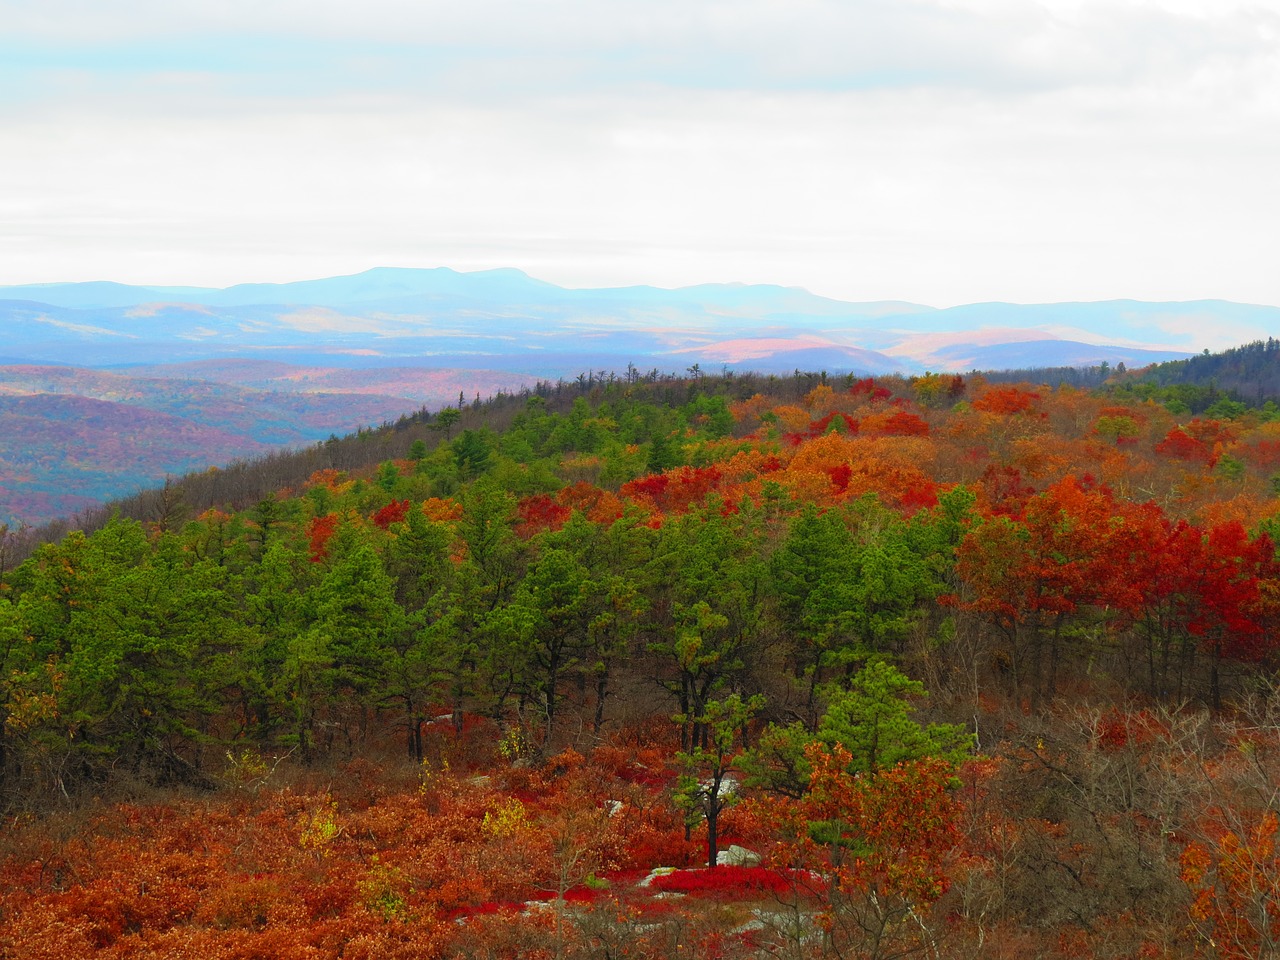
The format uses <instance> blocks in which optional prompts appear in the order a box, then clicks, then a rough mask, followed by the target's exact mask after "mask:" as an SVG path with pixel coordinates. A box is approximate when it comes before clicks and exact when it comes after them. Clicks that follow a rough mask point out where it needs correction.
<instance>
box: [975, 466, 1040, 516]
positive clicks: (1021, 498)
mask: <svg viewBox="0 0 1280 960" xmlns="http://www.w3.org/2000/svg"><path fill="white" fill-rule="evenodd" d="M1035 492H1036V491H1035V488H1034V487H1032V486H1030V485H1029V484H1027V483H1026V482H1024V481H1023V479H1022V471H1021V470H1019V469H1018V468H1017V467H997V466H996V465H995V464H991V465H990V466H988V467H987V469H986V470H984V471H983V472H982V478H981V479H980V480H979V481H978V495H979V496H980V497H981V500H982V503H983V506H984V507H985V508H986V510H987V512H988V513H993V514H996V515H997V516H1005V517H1019V516H1022V511H1023V510H1024V509H1026V506H1027V501H1028V500H1029V499H1030V498H1031V496H1032V494H1034V493H1035Z"/></svg>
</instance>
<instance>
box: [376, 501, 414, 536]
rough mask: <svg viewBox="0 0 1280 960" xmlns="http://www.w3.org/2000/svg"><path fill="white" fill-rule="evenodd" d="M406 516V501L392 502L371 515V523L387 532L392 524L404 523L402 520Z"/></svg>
mask: <svg viewBox="0 0 1280 960" xmlns="http://www.w3.org/2000/svg"><path fill="white" fill-rule="evenodd" d="M408 515H409V501H408V500H392V501H391V502H390V503H388V504H387V505H386V506H385V507H383V508H382V509H381V510H379V511H378V512H377V513H375V514H374V515H373V522H374V523H375V524H376V525H377V526H379V527H381V528H382V529H383V530H387V529H390V527H391V525H392V524H393V523H404V518H405V517H407V516H408Z"/></svg>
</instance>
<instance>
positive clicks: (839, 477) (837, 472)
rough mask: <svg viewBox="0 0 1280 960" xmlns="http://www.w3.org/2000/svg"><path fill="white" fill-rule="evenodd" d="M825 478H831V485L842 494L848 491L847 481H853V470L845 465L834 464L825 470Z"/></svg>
mask: <svg viewBox="0 0 1280 960" xmlns="http://www.w3.org/2000/svg"><path fill="white" fill-rule="evenodd" d="M827 476H829V477H830V478H831V485H832V486H833V487H835V488H836V491H837V492H838V493H844V492H845V491H846V490H848V489H849V481H850V480H852V479H853V468H852V467H851V466H849V464H847V463H840V464H836V465H835V466H834V467H829V468H828V469H827Z"/></svg>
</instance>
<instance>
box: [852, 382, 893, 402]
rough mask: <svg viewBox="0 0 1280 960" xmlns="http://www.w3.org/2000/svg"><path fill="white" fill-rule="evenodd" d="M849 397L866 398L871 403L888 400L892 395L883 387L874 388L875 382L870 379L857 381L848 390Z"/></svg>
mask: <svg viewBox="0 0 1280 960" xmlns="http://www.w3.org/2000/svg"><path fill="white" fill-rule="evenodd" d="M849 396H851V397H866V398H867V399H869V400H871V401H872V402H874V401H876V400H888V399H889V397H891V396H893V394H892V393H891V392H890V391H889V390H887V389H885V388H884V387H878V386H876V382H875V381H874V380H872V379H871V378H870V377H867V378H865V379H863V380H859V381H858V382H857V383H855V384H854V385H853V386H851V387H850V388H849Z"/></svg>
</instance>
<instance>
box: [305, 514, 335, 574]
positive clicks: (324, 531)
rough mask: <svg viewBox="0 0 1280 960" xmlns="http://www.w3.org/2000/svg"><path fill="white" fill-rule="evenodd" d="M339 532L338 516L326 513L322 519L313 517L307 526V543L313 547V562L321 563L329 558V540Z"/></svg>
mask: <svg viewBox="0 0 1280 960" xmlns="http://www.w3.org/2000/svg"><path fill="white" fill-rule="evenodd" d="M337 530H338V515H337V514H336V513H326V514H325V515H324V516H322V517H312V518H311V522H310V523H308V524H307V542H308V543H309V544H310V546H311V562H312V563H320V562H321V561H322V560H324V559H325V558H326V557H328V556H329V550H328V544H329V539H330V538H331V537H332V536H333V535H334V534H335V533H336V532H337Z"/></svg>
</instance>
